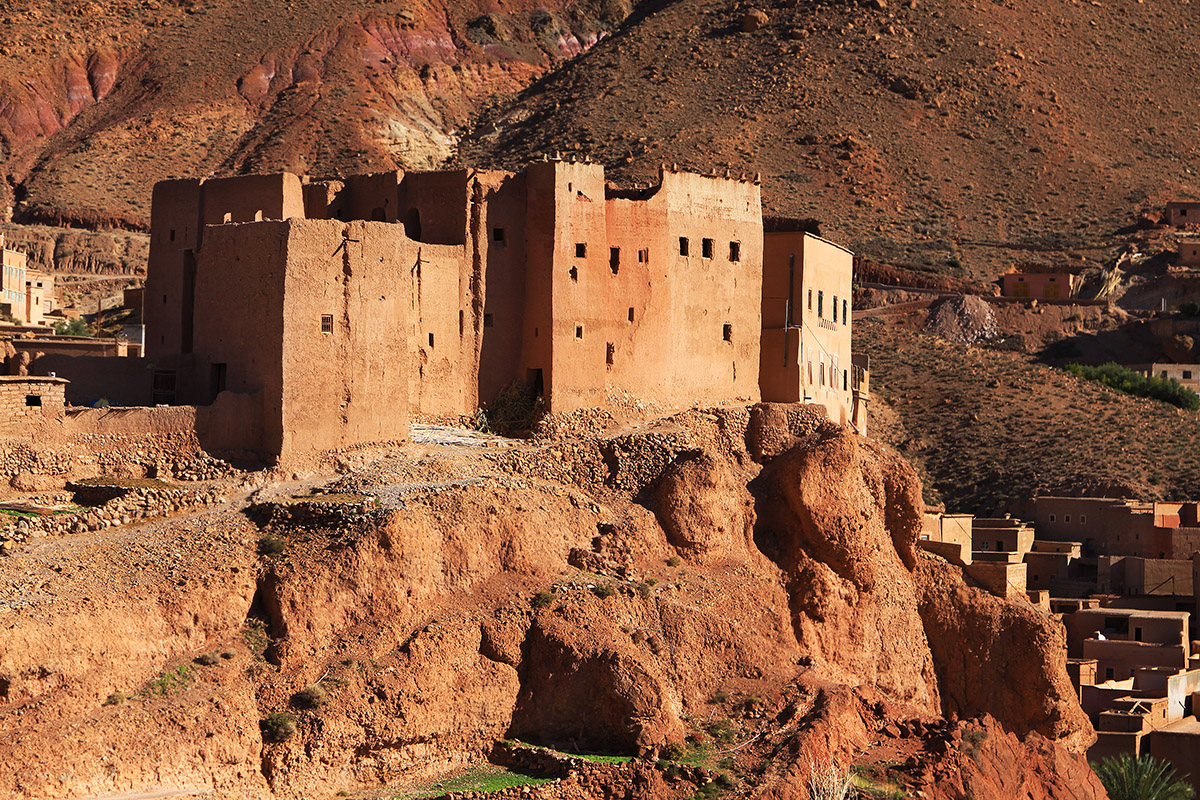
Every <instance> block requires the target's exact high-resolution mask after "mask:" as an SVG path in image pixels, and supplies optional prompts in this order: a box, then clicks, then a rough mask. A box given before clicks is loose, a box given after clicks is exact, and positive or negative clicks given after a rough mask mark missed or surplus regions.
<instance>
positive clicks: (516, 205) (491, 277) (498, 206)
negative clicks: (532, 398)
mask: <svg viewBox="0 0 1200 800" xmlns="http://www.w3.org/2000/svg"><path fill="white" fill-rule="evenodd" d="M473 194H474V196H473V198H472V200H473V203H472V209H473V210H474V211H475V212H476V213H477V214H478V218H477V219H473V221H472V229H471V235H470V242H471V258H472V270H473V271H474V270H478V271H479V272H480V273H481V274H482V276H483V285H484V295H483V297H482V298H478V299H476V298H473V299H472V304H471V305H470V306H468V307H467V308H466V309H464V313H465V316H466V320H465V322H464V324H465V325H466V326H467V327H474V328H475V330H476V332H477V335H478V337H479V338H478V348H479V351H478V357H477V361H478V365H479V369H478V402H479V405H486V404H488V403H490V402H491V401H492V400H494V399H495V398H496V396H497V395H498V394H499V393H500V391H501V390H502V389H503V388H504V387H505V386H507V385H509V384H510V383H513V382H514V381H522V382H527V378H528V375H527V373H526V369H527V368H528V366H527V361H528V362H532V363H533V364H535V365H543V364H544V365H545V366H546V368H547V369H548V368H549V363H550V347H549V338H544V335H543V331H549V325H548V320H549V298H548V297H546V298H545V300H544V302H545V303H546V305H545V307H543V306H540V305H539V304H538V303H539V302H540V300H539V298H536V297H535V298H533V299H530V298H529V297H528V296H527V288H526V269H525V263H526V256H527V250H526V248H527V225H526V220H527V219H529V218H530V217H529V215H530V214H531V213H533V212H534V209H533V208H531V207H530V200H529V195H528V190H527V186H526V179H525V174H524V173H518V174H517V175H514V176H511V177H509V176H508V175H507V173H500V172H488V173H476V176H475V183H474V184H473ZM533 227H534V228H535V229H536V230H539V231H540V232H541V234H542V244H540V245H538V246H541V247H545V248H547V249H548V248H549V247H550V244H549V240H547V239H546V238H545V231H544V229H538V228H537V225H536V222H535V223H534V224H533ZM497 231H499V234H497ZM497 236H499V239H497ZM540 288H541V287H539V289H540ZM542 315H544V319H543V318H542ZM535 318H536V319H535ZM545 336H546V337H548V334H545Z"/></svg>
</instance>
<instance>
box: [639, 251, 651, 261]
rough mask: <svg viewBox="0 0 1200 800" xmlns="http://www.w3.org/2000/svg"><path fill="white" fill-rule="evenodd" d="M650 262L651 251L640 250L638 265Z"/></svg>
mask: <svg viewBox="0 0 1200 800" xmlns="http://www.w3.org/2000/svg"><path fill="white" fill-rule="evenodd" d="M649 260H650V251H649V250H646V249H642V250H638V263H639V264H645V263H646V262H647V261H649Z"/></svg>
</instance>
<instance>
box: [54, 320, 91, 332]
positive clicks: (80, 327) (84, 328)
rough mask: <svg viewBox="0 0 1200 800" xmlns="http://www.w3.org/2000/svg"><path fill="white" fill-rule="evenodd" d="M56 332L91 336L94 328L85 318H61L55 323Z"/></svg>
mask: <svg viewBox="0 0 1200 800" xmlns="http://www.w3.org/2000/svg"><path fill="white" fill-rule="evenodd" d="M54 332H55V333H57V334H58V335H59V336H91V335H92V329H91V328H90V327H88V324H87V323H86V322H84V321H83V319H82V318H81V319H72V320H59V321H58V322H55V323H54Z"/></svg>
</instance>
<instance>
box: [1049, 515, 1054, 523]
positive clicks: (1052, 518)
mask: <svg viewBox="0 0 1200 800" xmlns="http://www.w3.org/2000/svg"><path fill="white" fill-rule="evenodd" d="M1050 521H1051V522H1054V515H1053V514H1051V515H1050Z"/></svg>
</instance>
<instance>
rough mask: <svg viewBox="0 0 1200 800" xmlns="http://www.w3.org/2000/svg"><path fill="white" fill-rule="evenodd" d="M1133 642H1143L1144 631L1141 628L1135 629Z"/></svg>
mask: <svg viewBox="0 0 1200 800" xmlns="http://www.w3.org/2000/svg"><path fill="white" fill-rule="evenodd" d="M1133 640H1134V641H1135V642H1140V641H1141V640H1142V629H1141V628H1134V629H1133Z"/></svg>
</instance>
